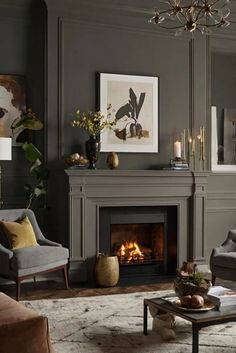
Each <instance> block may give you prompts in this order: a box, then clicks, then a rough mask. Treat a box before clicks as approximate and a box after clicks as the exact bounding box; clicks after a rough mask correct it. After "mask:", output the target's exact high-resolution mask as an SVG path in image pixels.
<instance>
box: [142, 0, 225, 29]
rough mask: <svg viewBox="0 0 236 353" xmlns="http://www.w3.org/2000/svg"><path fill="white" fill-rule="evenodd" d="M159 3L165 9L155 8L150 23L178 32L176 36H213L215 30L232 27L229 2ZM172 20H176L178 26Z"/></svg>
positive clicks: (181, 0) (185, 0)
mask: <svg viewBox="0 0 236 353" xmlns="http://www.w3.org/2000/svg"><path fill="white" fill-rule="evenodd" d="M159 2H160V3H165V8H163V10H162V9H158V8H157V7H154V9H153V13H154V15H153V16H152V18H151V19H150V20H149V22H150V23H154V24H157V25H159V26H160V27H161V28H164V29H172V30H176V31H175V35H176V36H179V35H182V34H183V33H186V32H188V33H194V32H195V31H198V32H200V33H202V34H211V32H212V31H211V29H213V28H220V27H228V26H229V25H230V21H228V16H229V15H230V9H229V7H228V5H229V0H198V1H196V0H166V1H161V0H159ZM170 20H176V24H175V23H173V21H172V22H170ZM163 23H164V25H163Z"/></svg>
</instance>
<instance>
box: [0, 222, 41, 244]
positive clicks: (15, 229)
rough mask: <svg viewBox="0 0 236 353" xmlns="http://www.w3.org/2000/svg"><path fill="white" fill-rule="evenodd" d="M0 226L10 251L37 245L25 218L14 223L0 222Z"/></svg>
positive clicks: (32, 231)
mask: <svg viewBox="0 0 236 353" xmlns="http://www.w3.org/2000/svg"><path fill="white" fill-rule="evenodd" d="M0 226H1V228H2V229H3V231H4V233H5V234H6V236H7V238H8V240H9V243H10V248H11V249H12V250H15V249H21V248H26V247H29V246H35V245H38V244H37V240H36V237H35V233H34V230H33V227H32V225H31V223H30V221H29V218H28V217H27V216H26V217H25V218H23V219H21V220H19V221H16V222H5V221H0Z"/></svg>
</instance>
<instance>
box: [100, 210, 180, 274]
mask: <svg viewBox="0 0 236 353" xmlns="http://www.w3.org/2000/svg"><path fill="white" fill-rule="evenodd" d="M99 252H101V253H106V254H109V255H117V257H118V260H119V264H120V276H121V277H123V276H129V277H132V276H133V277H139V276H158V275H159V276H168V275H173V274H174V273H175V270H176V267H177V209H176V207H175V206H165V207H162V206H150V207H144V206H126V207H102V208H101V209H100V212H99Z"/></svg>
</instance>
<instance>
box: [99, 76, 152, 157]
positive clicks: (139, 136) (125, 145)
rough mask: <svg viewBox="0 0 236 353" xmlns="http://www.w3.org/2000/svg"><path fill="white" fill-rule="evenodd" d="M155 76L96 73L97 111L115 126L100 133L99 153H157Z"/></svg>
mask: <svg viewBox="0 0 236 353" xmlns="http://www.w3.org/2000/svg"><path fill="white" fill-rule="evenodd" d="M158 96H159V92H158V77H151V76H134V75H118V74H107V73H100V110H101V112H102V113H103V114H104V115H105V116H106V115H107V107H108V106H109V105H111V111H112V114H111V117H110V118H111V120H115V121H116V124H115V126H114V127H113V128H112V129H109V128H106V129H104V131H103V132H102V133H101V151H102V152H109V151H115V152H136V153H137V152H158V143H159V141H158V140H159V139H158V134H159V128H158V111H159V106H158V103H159V99H158Z"/></svg>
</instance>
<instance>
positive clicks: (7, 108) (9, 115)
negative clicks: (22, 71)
mask: <svg viewBox="0 0 236 353" xmlns="http://www.w3.org/2000/svg"><path fill="white" fill-rule="evenodd" d="M23 110H25V78H24V77H23V76H17V75H0V134H1V136H10V137H12V139H13V141H12V142H13V145H14V144H15V143H16V140H17V137H18V135H19V133H20V132H21V131H19V133H18V134H17V133H14V136H13V132H12V129H11V125H12V123H13V121H14V120H15V119H16V118H19V117H20V116H21V113H22V111H23Z"/></svg>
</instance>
